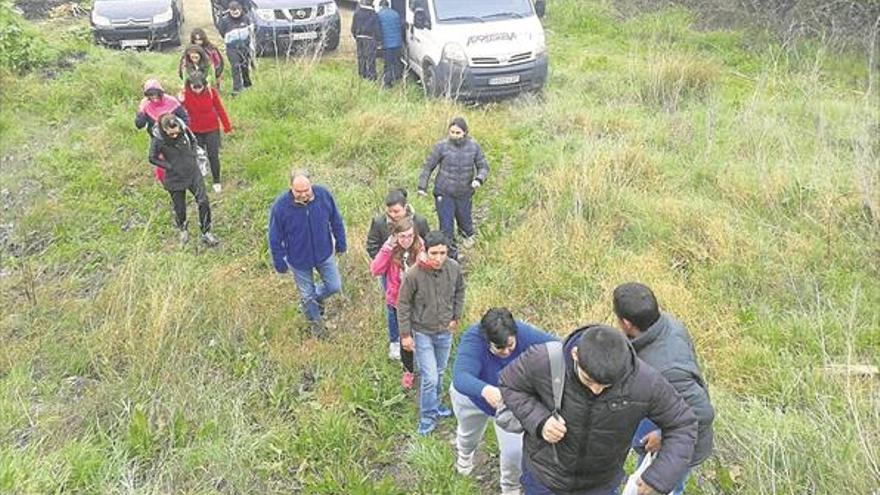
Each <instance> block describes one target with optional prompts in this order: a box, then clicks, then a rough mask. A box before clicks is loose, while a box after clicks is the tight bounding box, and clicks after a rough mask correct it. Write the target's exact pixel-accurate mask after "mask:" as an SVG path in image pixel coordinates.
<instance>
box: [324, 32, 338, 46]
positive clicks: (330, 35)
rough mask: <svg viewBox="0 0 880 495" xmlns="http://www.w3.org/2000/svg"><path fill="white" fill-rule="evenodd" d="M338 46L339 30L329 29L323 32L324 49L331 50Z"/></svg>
mask: <svg viewBox="0 0 880 495" xmlns="http://www.w3.org/2000/svg"><path fill="white" fill-rule="evenodd" d="M337 48H339V31H337V30H336V29H329V30H327V31H326V32H325V33H324V50H325V51H333V50H335V49H337Z"/></svg>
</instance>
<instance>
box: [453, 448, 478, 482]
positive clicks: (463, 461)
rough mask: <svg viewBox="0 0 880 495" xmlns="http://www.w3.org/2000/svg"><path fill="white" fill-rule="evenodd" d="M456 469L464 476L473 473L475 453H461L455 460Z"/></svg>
mask: <svg viewBox="0 0 880 495" xmlns="http://www.w3.org/2000/svg"><path fill="white" fill-rule="evenodd" d="M455 470H456V471H458V474H460V475H462V476H467V475H469V474H471V472H473V470H474V453H473V452H471V455H464V454H461V453H459V454H458V459H457V460H456V461H455Z"/></svg>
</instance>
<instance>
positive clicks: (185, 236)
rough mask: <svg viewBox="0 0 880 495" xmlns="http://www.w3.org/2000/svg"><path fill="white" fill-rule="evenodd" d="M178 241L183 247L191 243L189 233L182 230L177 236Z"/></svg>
mask: <svg viewBox="0 0 880 495" xmlns="http://www.w3.org/2000/svg"><path fill="white" fill-rule="evenodd" d="M177 240H178V241H180V245H181V246H183V245H184V244H186V243H187V242H189V231H188V230H185V229H181V231H180V233H179V234H177Z"/></svg>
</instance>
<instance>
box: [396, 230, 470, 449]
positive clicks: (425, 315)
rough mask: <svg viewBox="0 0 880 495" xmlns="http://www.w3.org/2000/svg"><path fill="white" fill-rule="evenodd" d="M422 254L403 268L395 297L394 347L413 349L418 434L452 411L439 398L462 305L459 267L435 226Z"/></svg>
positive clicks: (424, 432)
mask: <svg viewBox="0 0 880 495" xmlns="http://www.w3.org/2000/svg"><path fill="white" fill-rule="evenodd" d="M425 252H426V257H425V259H423V260H418V262H417V264H416V266H413V267H411V268H410V269H409V270H407V271H406V275H405V277H404V279H403V283H402V284H401V286H400V292H399V293H398V297H397V322H398V325H399V327H400V347H402V348H403V349H405V350H408V351H412V350H415V354H416V362H418V367H419V373H420V374H421V383H420V387H419V427H418V433H419V435H427V434H429V433H431V432H432V431H434V428H435V427H436V422H437V420H438V419H440V418H448V417H450V416H452V411H451V410H450V409H449V408H448V407H446V406H444V405H443V404H442V403H441V402H440V396H441V393H442V390H441V387H443V372H444V371H445V370H446V365H447V364H448V362H449V351H450V349H451V348H452V332H453V331H455V329H456V328H457V327H458V321H459V319H460V318H461V315H462V311H463V309H464V276H463V275H462V271H461V265H459V264H458V263H457V262H456V261H455V260H452V259H448V258H447V255H448V252H449V241H447V240H446V235H444V234H443V232H440V231H438V230H433V231H431V232H428V235H426V236H425Z"/></svg>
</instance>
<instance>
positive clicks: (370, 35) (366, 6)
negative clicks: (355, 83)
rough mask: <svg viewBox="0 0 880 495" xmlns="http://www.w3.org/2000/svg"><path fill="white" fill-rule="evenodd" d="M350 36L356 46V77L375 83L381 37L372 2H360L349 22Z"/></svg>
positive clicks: (377, 17)
mask: <svg viewBox="0 0 880 495" xmlns="http://www.w3.org/2000/svg"><path fill="white" fill-rule="evenodd" d="M351 35H352V36H354V41H355V44H356V46H357V59H358V75H359V76H361V77H362V78H364V79H368V80H370V81H375V80H376V78H377V76H376V48H377V46H378V44H379V40H380V39H381V37H382V32H381V30H380V29H379V16H378V15H376V10H375V9H374V8H373V1H372V0H361V2H360V4H359V5H358V8H357V10H356V11H355V13H354V17H353V18H352V20H351Z"/></svg>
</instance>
